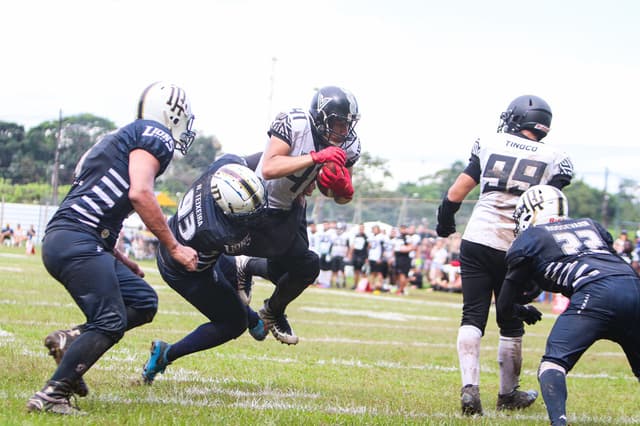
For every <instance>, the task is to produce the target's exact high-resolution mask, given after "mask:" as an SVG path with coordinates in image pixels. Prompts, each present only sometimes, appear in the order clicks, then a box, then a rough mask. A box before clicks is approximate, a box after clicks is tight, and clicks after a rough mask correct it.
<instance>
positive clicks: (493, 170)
mask: <svg viewBox="0 0 640 426" xmlns="http://www.w3.org/2000/svg"><path fill="white" fill-rule="evenodd" d="M551 117H552V114H551V108H550V107H549V105H548V104H547V103H546V102H545V101H544V100H543V99H541V98H539V97H537V96H533V95H524V96H519V97H517V98H516V99H514V100H513V101H512V102H511V103H510V104H509V106H508V107H507V110H506V111H505V112H503V113H502V114H501V115H500V120H501V123H500V126H499V127H498V133H497V134H496V135H495V136H494V137H492V138H488V139H487V140H477V141H476V142H475V144H474V145H473V148H472V150H471V158H470V159H469V164H468V165H467V167H466V169H465V170H464V172H462V173H461V174H460V175H459V176H458V178H457V179H456V181H455V182H454V184H453V185H452V186H451V188H449V191H448V192H447V194H446V195H445V197H444V199H443V200H442V204H441V205H440V207H439V208H438V224H437V227H436V232H437V233H438V235H439V236H440V237H447V236H449V235H451V234H453V233H454V232H455V230H456V226H455V219H454V215H455V213H456V212H457V211H458V209H459V208H460V205H461V203H462V201H463V200H464V199H465V197H466V196H467V195H468V194H469V192H471V190H472V189H473V188H475V187H476V186H477V185H480V198H479V200H478V202H477V203H476V205H475V207H474V209H473V213H472V214H471V218H470V219H469V222H468V223H467V226H466V229H465V231H464V234H463V236H462V242H461V245H460V263H461V275H462V298H463V307H462V321H461V326H460V329H459V330H458V339H457V348H458V358H459V362H460V370H461V376H462V389H461V407H462V413H463V414H465V415H475V414H480V415H481V414H482V403H481V400H480V388H479V385H480V340H481V338H482V336H483V335H484V332H485V327H486V325H487V320H488V317H489V308H490V306H491V301H492V298H493V297H495V298H496V299H497V297H498V295H499V292H500V287H501V285H502V281H503V279H504V274H505V272H506V264H505V260H504V256H505V254H506V251H507V249H508V248H509V246H510V245H511V242H512V241H513V239H514V236H513V211H514V208H515V205H516V203H517V201H518V197H519V195H520V194H522V193H523V192H524V191H526V190H527V189H529V187H530V186H533V185H537V184H549V185H553V186H555V187H557V188H560V189H561V188H563V187H565V186H566V185H568V184H569V183H570V182H571V178H572V177H573V166H572V164H571V161H570V159H569V157H567V155H566V154H564V153H561V152H558V151H556V150H555V149H554V148H553V147H552V146H550V145H546V144H544V143H543V142H541V141H542V139H543V138H544V137H545V136H546V135H547V133H548V132H549V127H550V126H551ZM496 320H497V323H498V328H499V331H500V340H499V343H498V365H499V370H500V386H499V391H498V401H497V403H496V408H497V409H498V410H504V409H508V410H513V409H520V408H526V407H528V406H530V405H531V404H533V402H534V401H535V400H536V398H537V396H538V394H537V392H535V391H526V392H525V391H520V390H518V387H519V384H520V383H519V382H520V369H521V365H522V335H523V334H524V326H523V324H522V321H520V320H518V319H515V318H504V317H502V316H501V315H498V316H497V317H496Z"/></svg>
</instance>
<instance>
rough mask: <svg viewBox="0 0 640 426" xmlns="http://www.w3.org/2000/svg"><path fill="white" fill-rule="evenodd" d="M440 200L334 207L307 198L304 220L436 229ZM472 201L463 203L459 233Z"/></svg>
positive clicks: (360, 200) (356, 201) (399, 200)
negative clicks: (381, 223)
mask: <svg viewBox="0 0 640 426" xmlns="http://www.w3.org/2000/svg"><path fill="white" fill-rule="evenodd" d="M441 201H442V200H424V199H416V198H356V199H354V200H353V201H352V202H350V203H348V204H343V205H340V204H336V203H335V202H334V201H333V200H332V199H331V198H327V197H324V196H322V195H315V196H312V197H308V198H307V218H308V219H309V220H313V221H314V222H315V223H322V222H325V221H331V220H335V221H337V222H346V223H363V222H375V221H380V222H384V223H388V224H390V225H393V226H398V225H401V224H405V225H420V224H423V225H427V226H430V227H431V228H435V224H436V215H437V211H438V206H439V205H440V202H441ZM474 205H475V200H472V201H464V202H463V203H462V206H461V207H460V210H459V211H458V213H457V214H456V223H457V224H458V231H460V232H462V231H463V230H464V226H465V224H466V223H467V221H468V220H469V217H470V216H471V211H472V210H473V206H474Z"/></svg>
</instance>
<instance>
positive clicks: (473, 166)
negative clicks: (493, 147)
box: [464, 154, 482, 183]
mask: <svg viewBox="0 0 640 426" xmlns="http://www.w3.org/2000/svg"><path fill="white" fill-rule="evenodd" d="M481 172H482V168H481V167H480V158H479V157H478V156H477V155H475V154H472V155H471V158H469V164H467V167H466V168H465V169H464V173H465V174H467V175H469V176H471V178H472V179H473V180H474V181H475V182H476V183H480V173H481Z"/></svg>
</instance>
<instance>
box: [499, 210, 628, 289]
mask: <svg viewBox="0 0 640 426" xmlns="http://www.w3.org/2000/svg"><path fill="white" fill-rule="evenodd" d="M612 244H613V239H612V237H611V234H609V232H607V231H606V230H605V229H604V228H603V227H602V226H601V225H600V224H599V223H597V222H595V221H593V220H591V219H567V220H563V221H561V222H556V223H548V224H545V225H538V226H534V227H529V228H528V229H526V230H525V231H524V232H523V233H522V234H521V235H520V236H518V238H516V240H515V241H514V242H513V245H512V246H511V248H510V249H509V251H508V252H507V256H506V261H507V264H508V266H509V268H510V269H511V268H514V269H515V268H517V267H518V266H519V265H521V264H523V263H524V262H527V263H529V265H530V267H529V270H530V271H531V272H532V273H533V279H534V280H535V281H536V282H537V283H538V285H539V286H540V288H542V289H543V290H547V291H552V292H556V293H558V292H561V293H562V294H564V295H565V296H570V295H571V294H573V292H574V291H576V290H577V289H579V288H580V287H582V286H584V285H586V284H588V283H590V282H592V281H595V280H598V279H600V278H602V277H604V276H620V275H632V276H636V274H635V272H634V271H633V269H632V268H631V267H630V266H629V265H628V264H627V263H626V262H625V261H624V260H622V259H621V258H620V257H619V256H617V255H616V254H614V253H612V248H611V246H612Z"/></svg>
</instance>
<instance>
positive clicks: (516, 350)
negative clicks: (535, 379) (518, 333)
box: [498, 336, 522, 395]
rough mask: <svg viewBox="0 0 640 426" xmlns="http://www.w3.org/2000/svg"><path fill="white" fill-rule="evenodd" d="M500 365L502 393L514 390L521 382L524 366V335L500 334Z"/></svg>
mask: <svg viewBox="0 0 640 426" xmlns="http://www.w3.org/2000/svg"><path fill="white" fill-rule="evenodd" d="M498 365H499V366H500V391H499V393H500V395H506V394H508V393H511V392H513V391H514V389H515V388H516V387H517V386H518V385H519V384H520V369H521V368H522V337H504V336H500V343H498Z"/></svg>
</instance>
